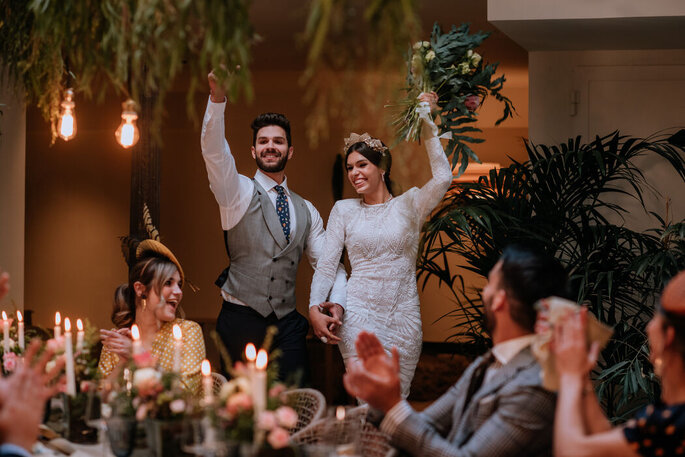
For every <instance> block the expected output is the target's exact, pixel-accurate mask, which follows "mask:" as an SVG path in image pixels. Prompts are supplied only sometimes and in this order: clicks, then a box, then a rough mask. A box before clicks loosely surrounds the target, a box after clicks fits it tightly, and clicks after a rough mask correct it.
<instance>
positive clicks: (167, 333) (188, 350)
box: [98, 319, 205, 394]
mask: <svg viewBox="0 0 685 457" xmlns="http://www.w3.org/2000/svg"><path fill="white" fill-rule="evenodd" d="M174 324H178V325H179V326H180V327H181V332H182V333H183V353H182V357H181V379H182V381H183V385H184V386H185V387H186V389H188V391H189V392H191V393H193V394H197V393H198V392H199V389H200V384H201V377H202V375H201V373H200V366H201V364H202V360H204V358H205V341H204V338H203V336H202V329H201V328H200V326H199V325H198V323H197V322H193V321H189V320H185V319H174V320H173V321H171V322H165V323H164V324H163V325H162V327H161V328H160V329H159V331H158V332H157V335H156V336H155V340H154V341H153V343H152V348H151V350H150V353H151V354H152V355H153V356H154V357H155V358H156V359H157V365H158V366H159V367H160V368H162V369H163V370H165V371H171V370H172V369H173V367H174V338H173V333H172V332H173V327H174ZM118 363H119V356H118V355H116V354H114V353H112V352H109V351H108V350H107V349H105V348H103V349H102V354H101V355H100V361H99V363H98V370H99V372H100V373H101V374H102V376H103V377H107V376H109V374H110V373H111V372H112V370H114V368H115V367H116V366H117V364H118Z"/></svg>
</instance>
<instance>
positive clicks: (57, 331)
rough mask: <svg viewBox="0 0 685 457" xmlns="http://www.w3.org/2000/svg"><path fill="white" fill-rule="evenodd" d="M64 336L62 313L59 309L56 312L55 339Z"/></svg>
mask: <svg viewBox="0 0 685 457" xmlns="http://www.w3.org/2000/svg"><path fill="white" fill-rule="evenodd" d="M60 336H62V315H61V314H60V313H59V311H57V312H56V313H55V339H59V337H60Z"/></svg>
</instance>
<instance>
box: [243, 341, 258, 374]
mask: <svg viewBox="0 0 685 457" xmlns="http://www.w3.org/2000/svg"><path fill="white" fill-rule="evenodd" d="M245 359H247V379H249V380H250V382H252V378H253V377H254V362H255V360H256V359H257V348H255V345H254V344H252V343H247V346H245Z"/></svg>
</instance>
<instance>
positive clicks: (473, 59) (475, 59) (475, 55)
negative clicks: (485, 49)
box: [471, 52, 482, 67]
mask: <svg viewBox="0 0 685 457" xmlns="http://www.w3.org/2000/svg"><path fill="white" fill-rule="evenodd" d="M481 59H482V57H481V56H480V54H478V53H477V52H474V53H473V55H472V56H471V66H473V67H477V66H478V64H479V63H480V61H481Z"/></svg>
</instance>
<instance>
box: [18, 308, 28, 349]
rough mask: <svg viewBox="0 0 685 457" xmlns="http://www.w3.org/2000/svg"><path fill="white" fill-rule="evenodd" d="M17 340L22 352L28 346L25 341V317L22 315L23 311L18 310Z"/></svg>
mask: <svg viewBox="0 0 685 457" xmlns="http://www.w3.org/2000/svg"><path fill="white" fill-rule="evenodd" d="M17 339H18V340H19V349H21V350H22V351H23V350H24V347H25V346H26V344H25V341H24V316H22V315H21V311H18V310H17Z"/></svg>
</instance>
